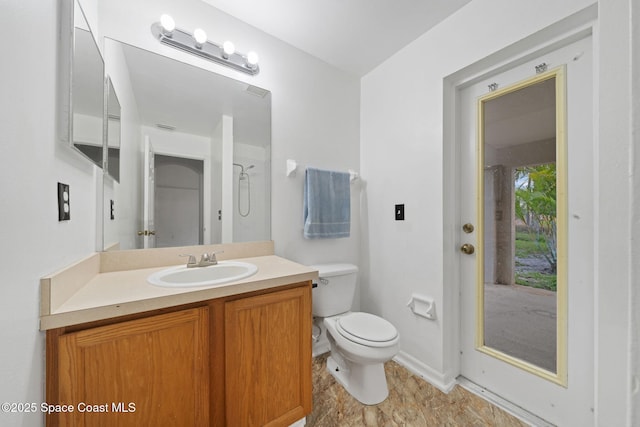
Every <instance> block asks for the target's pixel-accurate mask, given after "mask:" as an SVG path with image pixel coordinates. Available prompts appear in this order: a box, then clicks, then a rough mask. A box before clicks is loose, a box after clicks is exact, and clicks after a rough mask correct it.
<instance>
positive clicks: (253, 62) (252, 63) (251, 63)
mask: <svg viewBox="0 0 640 427" xmlns="http://www.w3.org/2000/svg"><path fill="white" fill-rule="evenodd" d="M258 59H259V58H258V54H257V53H255V52H254V51H251V52H249V53H247V66H248V67H249V68H251V69H252V70H254V69H255V68H256V67H257V66H258Z"/></svg>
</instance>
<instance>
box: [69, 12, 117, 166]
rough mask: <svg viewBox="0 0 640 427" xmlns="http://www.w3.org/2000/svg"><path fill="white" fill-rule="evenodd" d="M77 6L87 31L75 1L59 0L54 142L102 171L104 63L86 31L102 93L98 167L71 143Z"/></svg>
mask: <svg viewBox="0 0 640 427" xmlns="http://www.w3.org/2000/svg"><path fill="white" fill-rule="evenodd" d="M76 3H77V7H78V10H79V11H80V13H81V14H82V19H84V21H85V22H86V23H87V27H89V24H88V21H87V19H86V15H85V14H84V11H83V9H82V5H81V4H80V3H79V2H78V1H77V0H61V2H60V21H59V22H60V26H59V32H60V34H59V36H60V37H59V40H60V43H59V48H58V49H59V50H58V66H57V71H58V89H57V99H58V102H57V104H58V117H57V122H58V125H57V127H58V140H59V142H61V143H63V144H64V145H66V146H69V147H70V148H71V150H72V151H73V152H75V153H78V154H79V155H80V156H81V157H82V158H84V159H87V160H88V161H89V162H90V163H91V164H94V165H96V166H97V167H99V168H101V169H103V170H104V166H105V165H104V151H105V147H104V145H105V135H104V126H105V123H104V122H105V117H106V108H105V101H104V86H105V84H106V83H105V62H104V58H103V56H102V53H101V52H100V49H99V48H98V45H97V43H96V41H95V38H94V37H93V32H91V30H90V28H89V33H90V34H91V37H92V38H93V43H94V44H95V47H96V51H97V53H98V56H99V58H100V61H101V62H102V76H101V80H102V85H101V87H102V93H101V98H100V102H101V105H102V116H101V117H100V120H101V121H102V123H101V132H100V139H101V147H102V151H103V153H102V159H101V162H100V163H101V164H98V163H97V162H96V161H94V160H93V159H91V158H90V157H89V156H88V155H87V154H85V153H84V152H83V151H82V150H80V149H79V148H78V147H76V145H75V141H74V131H73V127H74V119H73V114H74V111H73V108H74V100H73V79H74V72H73V65H74V63H75V40H76V31H75V29H76V26H75V18H76V16H75V6H76Z"/></svg>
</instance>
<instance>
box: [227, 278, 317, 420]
mask: <svg viewBox="0 0 640 427" xmlns="http://www.w3.org/2000/svg"><path fill="white" fill-rule="evenodd" d="M311 321H312V316H311V295H310V287H309V286H307V287H297V288H293V289H289V290H285V291H280V292H274V293H270V294H264V295H257V296H254V297H250V298H242V299H238V300H234V301H229V302H227V303H225V339H226V343H225V354H226V357H225V363H226V379H225V387H226V393H225V394H226V396H227V401H226V411H225V412H226V417H227V425H235V426H288V425H291V424H292V423H294V422H296V421H297V420H299V419H301V418H303V417H304V416H305V415H307V414H308V413H310V412H311Z"/></svg>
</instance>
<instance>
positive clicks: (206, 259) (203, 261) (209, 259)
mask: <svg viewBox="0 0 640 427" xmlns="http://www.w3.org/2000/svg"><path fill="white" fill-rule="evenodd" d="M222 252H224V251H214V252H211V253H210V254H208V253H206V252H205V253H203V254H202V255H201V256H200V261H196V257H195V256H193V255H189V254H182V255H180V256H184V257H189V260H188V261H187V268H194V267H208V266H210V265H216V264H218V259H217V258H216V254H219V253H222Z"/></svg>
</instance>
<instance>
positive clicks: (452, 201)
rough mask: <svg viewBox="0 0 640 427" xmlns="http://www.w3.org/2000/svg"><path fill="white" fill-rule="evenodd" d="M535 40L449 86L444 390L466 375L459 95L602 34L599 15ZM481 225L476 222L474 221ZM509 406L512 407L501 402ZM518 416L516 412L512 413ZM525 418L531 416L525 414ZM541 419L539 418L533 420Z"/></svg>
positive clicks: (587, 13)
mask: <svg viewBox="0 0 640 427" xmlns="http://www.w3.org/2000/svg"><path fill="white" fill-rule="evenodd" d="M572 18H575V19H568V20H564V21H561V22H558V23H555V24H553V25H551V26H549V27H547V28H545V29H544V30H542V31H540V32H538V33H535V34H533V35H532V36H530V37H528V38H526V39H524V40H521V41H519V42H517V43H514V44H513V45H511V46H508V47H505V48H504V49H502V50H500V51H498V52H496V53H494V54H492V55H490V56H488V57H486V58H484V59H481V60H479V61H477V62H476V63H474V64H471V65H469V66H467V67H465V68H462V69H460V70H458V71H457V72H455V73H453V74H451V75H449V76H447V77H445V78H444V80H443V104H444V111H443V113H444V114H443V283H444V287H443V305H444V308H443V327H442V328H443V330H442V333H443V368H442V369H443V373H444V375H443V386H444V387H443V388H445V389H450V388H452V387H453V386H454V385H455V384H458V383H461V382H464V381H465V379H464V378H462V377H460V374H461V362H460V352H461V342H460V339H461V332H460V331H461V321H460V319H461V309H460V304H461V298H460V292H461V284H460V280H461V275H460V273H459V271H460V264H461V254H460V251H459V247H460V245H461V244H462V243H463V242H461V241H460V233H459V227H460V225H461V224H459V212H460V201H459V195H460V190H461V188H460V185H461V184H460V180H459V178H458V174H459V171H460V156H461V152H460V141H459V134H458V130H457V128H458V126H459V121H460V120H459V117H458V113H459V101H458V96H459V91H460V90H462V89H464V88H466V87H468V86H471V85H473V84H475V83H477V82H479V81H481V80H484V79H487V78H489V77H491V76H492V75H496V74H499V73H501V72H503V71H505V70H508V69H511V68H514V67H517V66H519V65H522V64H524V63H526V62H528V61H530V60H532V59H534V58H536V57H539V56H542V55H544V54H546V53H548V52H551V51H554V50H557V49H559V48H562V47H564V46H567V45H570V44H572V43H574V42H576V41H578V40H581V39H584V38H586V37H590V36H593V35H594V33H596V30H595V26H596V24H597V23H596V19H597V10H595V9H593V8H588V9H587V10H584V11H582V12H579V13H578V14H576V15H575V16H573V17H572ZM470 220H472V221H475V220H476V218H475V217H474V218H470ZM494 403H497V404H499V405H500V403H503V405H502V406H508V405H509V402H508V401H503V402H500V401H495V402H494ZM511 412H514V411H511ZM520 415H522V417H523V418H525V419H526V418H531V417H528V415H532V414H528V413H523V414H520ZM533 418H535V417H533Z"/></svg>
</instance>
